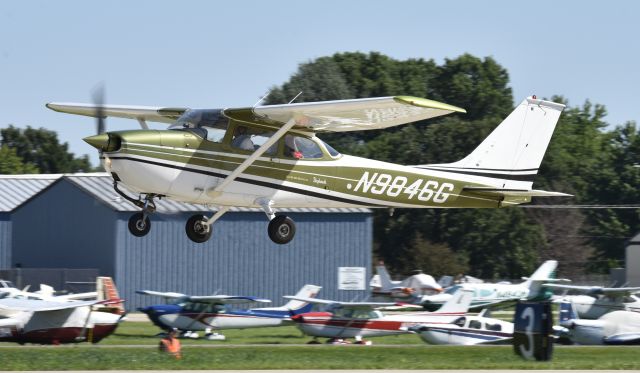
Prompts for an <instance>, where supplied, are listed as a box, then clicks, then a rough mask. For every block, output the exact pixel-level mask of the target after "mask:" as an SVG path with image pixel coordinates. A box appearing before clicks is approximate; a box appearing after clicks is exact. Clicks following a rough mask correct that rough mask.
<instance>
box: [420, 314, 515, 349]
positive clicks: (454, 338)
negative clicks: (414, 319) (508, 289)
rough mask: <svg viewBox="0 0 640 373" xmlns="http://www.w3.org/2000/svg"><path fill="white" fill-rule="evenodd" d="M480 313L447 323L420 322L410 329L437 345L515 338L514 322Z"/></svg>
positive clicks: (495, 341)
mask: <svg viewBox="0 0 640 373" xmlns="http://www.w3.org/2000/svg"><path fill="white" fill-rule="evenodd" d="M484 314H485V311H483V312H482V313H480V314H479V315H477V316H475V315H466V316H460V317H458V318H457V319H455V320H453V321H452V322H450V323H447V324H420V325H415V326H412V327H410V328H409V331H412V332H415V333H417V334H419V335H420V338H422V340H423V341H425V342H427V343H430V344H435V345H476V344H506V343H510V342H511V339H513V323H512V322H509V321H504V320H500V319H494V318H491V317H485V316H484Z"/></svg>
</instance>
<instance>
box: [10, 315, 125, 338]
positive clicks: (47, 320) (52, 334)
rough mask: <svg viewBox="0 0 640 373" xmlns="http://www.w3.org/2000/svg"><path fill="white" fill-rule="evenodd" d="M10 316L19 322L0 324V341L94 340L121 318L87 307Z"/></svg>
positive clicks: (104, 334) (106, 333)
mask: <svg viewBox="0 0 640 373" xmlns="http://www.w3.org/2000/svg"><path fill="white" fill-rule="evenodd" d="M12 318H16V319H19V320H20V322H19V323H17V324H16V325H15V326H12V327H0V341H2V342H18V343H39V344H60V343H76V342H84V341H89V342H92V343H97V342H99V341H101V340H102V339H103V338H105V337H107V336H109V335H110V334H112V333H113V332H114V331H115V330H116V328H117V327H118V323H119V321H120V315H117V314H113V313H108V312H99V311H90V309H89V307H78V308H73V309H64V310H59V311H52V312H47V313H46V315H44V314H40V313H37V312H35V313H34V312H28V311H23V312H20V313H19V314H18V315H12Z"/></svg>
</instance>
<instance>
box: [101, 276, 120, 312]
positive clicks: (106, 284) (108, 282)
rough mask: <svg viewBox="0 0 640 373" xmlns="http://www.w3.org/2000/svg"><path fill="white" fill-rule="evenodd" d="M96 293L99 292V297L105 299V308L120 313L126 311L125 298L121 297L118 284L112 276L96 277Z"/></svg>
mask: <svg viewBox="0 0 640 373" xmlns="http://www.w3.org/2000/svg"><path fill="white" fill-rule="evenodd" d="M96 293H98V295H97V299H98V300H99V301H103V302H104V304H105V306H106V307H105V308H108V309H109V311H110V312H112V313H116V314H118V315H123V314H124V313H125V310H124V304H123V300H122V299H120V294H118V289H117V288H116V284H115V283H114V282H113V279H112V278H111V277H98V278H96Z"/></svg>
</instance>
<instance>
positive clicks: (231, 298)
mask: <svg viewBox="0 0 640 373" xmlns="http://www.w3.org/2000/svg"><path fill="white" fill-rule="evenodd" d="M188 299H189V301H190V302H195V303H214V304H242V303H256V302H257V303H271V300H270V299H263V298H257V297H245V296H238V295H201V296H191V297H189V298H188Z"/></svg>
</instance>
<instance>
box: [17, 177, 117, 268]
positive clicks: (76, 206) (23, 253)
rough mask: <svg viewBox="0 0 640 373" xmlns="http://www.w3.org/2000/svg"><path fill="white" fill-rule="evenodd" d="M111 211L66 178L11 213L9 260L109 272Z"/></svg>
mask: <svg viewBox="0 0 640 373" xmlns="http://www.w3.org/2000/svg"><path fill="white" fill-rule="evenodd" d="M115 219H116V214H115V212H114V211H111V210H110V209H108V208H107V207H106V206H104V205H102V204H100V202H98V201H97V200H96V199H95V198H93V197H91V196H90V195H88V194H86V193H83V192H82V191H80V190H79V189H78V188H77V187H75V186H74V185H72V184H71V183H70V182H69V181H68V180H67V179H66V178H62V179H61V180H60V181H58V182H57V183H55V184H54V185H52V186H51V187H49V188H48V189H47V190H46V191H44V192H43V193H41V194H38V195H37V196H35V197H34V198H32V199H31V200H30V201H29V202H28V203H25V204H24V205H23V206H21V207H20V208H19V209H18V210H16V211H15V212H14V214H13V222H14V227H13V250H12V251H13V253H12V256H13V258H12V263H11V264H12V265H13V266H15V265H16V264H20V265H22V266H24V267H32V268H33V267H36V268H97V269H99V270H100V273H101V274H103V275H106V276H113V274H114V267H113V266H114V255H113V244H114V240H115V237H114V233H113V232H114V227H115Z"/></svg>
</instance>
